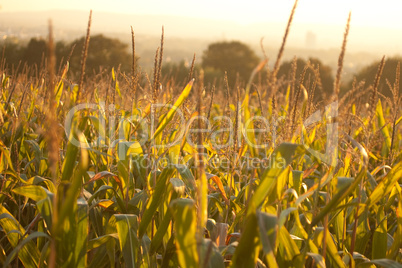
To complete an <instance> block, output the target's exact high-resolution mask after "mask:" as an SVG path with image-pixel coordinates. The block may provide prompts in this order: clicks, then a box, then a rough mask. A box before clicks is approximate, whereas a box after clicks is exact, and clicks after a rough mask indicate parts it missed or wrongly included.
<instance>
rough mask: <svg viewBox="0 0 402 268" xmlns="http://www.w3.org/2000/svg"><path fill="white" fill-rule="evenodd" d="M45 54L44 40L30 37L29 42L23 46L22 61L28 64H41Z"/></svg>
mask: <svg viewBox="0 0 402 268" xmlns="http://www.w3.org/2000/svg"><path fill="white" fill-rule="evenodd" d="M46 54H47V46H46V41H45V40H43V39H36V38H32V39H31V40H29V43H28V45H27V47H26V48H25V51H24V54H23V57H22V62H23V63H27V64H28V65H29V66H33V65H35V64H36V65H37V66H38V67H39V66H41V64H42V61H44V60H45V57H46ZM43 63H44V62H43Z"/></svg>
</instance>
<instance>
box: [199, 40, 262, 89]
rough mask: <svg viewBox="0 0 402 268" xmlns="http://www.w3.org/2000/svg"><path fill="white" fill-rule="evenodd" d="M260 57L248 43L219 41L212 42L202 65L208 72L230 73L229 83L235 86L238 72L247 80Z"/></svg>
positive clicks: (204, 54) (204, 55)
mask: <svg viewBox="0 0 402 268" xmlns="http://www.w3.org/2000/svg"><path fill="white" fill-rule="evenodd" d="M259 62H260V59H259V58H258V57H257V56H256V54H255V53H254V51H253V50H251V49H250V48H249V47H248V46H247V45H245V44H243V43H241V42H238V41H232V42H217V43H213V44H210V45H209V46H208V49H207V50H205V51H204V53H203V56H202V67H203V68H204V69H206V70H208V72H211V73H214V72H215V74H216V72H217V71H218V72H220V73H221V74H222V75H223V74H224V72H225V71H227V74H228V81H229V85H231V86H233V85H234V83H235V81H236V76H237V73H239V77H240V79H242V80H243V81H247V80H248V78H249V77H250V75H251V72H252V71H253V69H254V68H255V67H256V66H257V65H258V63H259Z"/></svg>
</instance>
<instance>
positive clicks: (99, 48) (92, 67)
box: [1, 34, 132, 75]
mask: <svg viewBox="0 0 402 268" xmlns="http://www.w3.org/2000/svg"><path fill="white" fill-rule="evenodd" d="M84 42H85V37H82V38H80V39H77V40H75V41H73V42H71V43H65V42H63V41H58V42H57V43H56V45H55V54H56V55H55V56H56V63H57V64H58V65H60V64H64V63H65V62H66V61H67V59H68V58H69V66H70V70H69V73H70V74H72V75H76V74H77V73H78V72H79V71H80V70H81V53H82V47H83V44H84ZM3 50H4V57H5V63H6V66H7V67H8V68H9V69H12V68H14V69H16V68H17V67H18V66H20V70H22V67H23V66H24V65H27V66H29V68H31V69H34V68H35V66H36V67H37V68H39V69H40V68H41V67H43V66H44V64H45V58H46V57H47V45H46V40H44V39H41V38H32V39H31V40H30V41H29V42H28V44H27V45H26V46H22V45H19V44H18V43H5V44H3V47H2V48H1V51H3ZM131 65H132V55H131V53H130V51H129V49H128V45H127V44H125V43H122V42H121V41H120V40H118V39H112V38H108V37H105V36H103V35H101V34H100V35H95V36H91V39H90V42H89V49H88V56H87V61H86V73H87V74H88V75H91V73H99V71H100V70H101V69H102V68H106V69H111V68H112V67H113V68H115V69H117V68H119V66H120V70H121V71H122V72H129V71H130V70H131Z"/></svg>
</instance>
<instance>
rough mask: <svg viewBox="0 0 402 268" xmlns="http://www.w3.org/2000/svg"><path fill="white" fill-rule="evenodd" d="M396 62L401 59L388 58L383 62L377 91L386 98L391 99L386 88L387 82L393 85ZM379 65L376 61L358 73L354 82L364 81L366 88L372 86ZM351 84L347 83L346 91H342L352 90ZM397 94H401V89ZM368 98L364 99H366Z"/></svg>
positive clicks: (401, 78)
mask: <svg viewBox="0 0 402 268" xmlns="http://www.w3.org/2000/svg"><path fill="white" fill-rule="evenodd" d="M398 62H402V58H400V57H394V58H389V59H387V60H386V61H385V65H384V70H383V72H382V75H381V78H380V83H379V85H378V91H379V92H381V93H382V94H384V95H385V96H387V97H392V94H391V91H390V89H389V87H388V86H387V80H388V81H389V82H390V84H391V85H393V84H394V82H395V76H396V66H397V65H398ZM379 65H380V61H377V62H374V63H372V64H370V65H369V66H367V67H365V68H363V69H362V70H361V71H360V72H358V73H357V74H356V81H357V82H359V81H363V80H364V81H365V82H366V87H368V86H370V85H373V84H374V80H375V77H376V74H377V70H378V66H379ZM401 80H402V72H401V74H400V77H399V81H401ZM352 83H353V81H350V82H349V84H348V86H347V89H345V90H344V91H345V92H346V90H350V89H351V88H352ZM399 92H400V94H402V90H401V88H399ZM368 96H369V95H368ZM368 96H365V97H366V98H368Z"/></svg>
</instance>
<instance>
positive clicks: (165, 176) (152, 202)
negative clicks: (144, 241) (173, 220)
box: [138, 167, 174, 238]
mask: <svg viewBox="0 0 402 268" xmlns="http://www.w3.org/2000/svg"><path fill="white" fill-rule="evenodd" d="M173 170H174V169H173V168H170V167H167V168H164V169H163V171H162V173H161V174H160V175H159V176H158V177H157V181H156V186H155V188H154V192H153V194H152V195H151V196H150V198H149V200H148V203H147V207H146V209H145V211H144V214H143V215H142V218H141V222H140V225H139V228H138V237H139V238H141V237H142V236H143V235H144V234H145V231H146V229H147V227H148V225H149V223H150V222H151V220H152V217H153V215H154V214H155V212H156V210H157V208H158V207H159V205H160V204H161V202H162V201H163V197H164V193H165V191H166V189H167V183H168V181H169V179H170V177H171V175H172V173H173Z"/></svg>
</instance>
